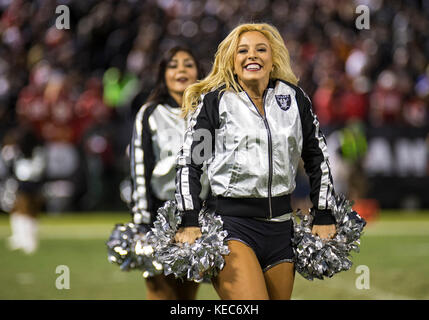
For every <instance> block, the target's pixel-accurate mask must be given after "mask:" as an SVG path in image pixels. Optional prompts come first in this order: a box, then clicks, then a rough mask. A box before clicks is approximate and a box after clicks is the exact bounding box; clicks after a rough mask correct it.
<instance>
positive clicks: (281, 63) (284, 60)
mask: <svg viewBox="0 0 429 320" xmlns="http://www.w3.org/2000/svg"><path fill="white" fill-rule="evenodd" d="M248 31H259V32H260V33H262V34H263V35H264V36H265V37H266V38H267V39H268V42H269V43H270V45H271V52H272V58H273V71H272V72H271V73H270V79H281V80H285V81H288V82H290V83H292V84H295V85H296V84H297V83H298V78H297V77H296V76H295V74H294V73H293V71H292V68H291V66H290V57H289V51H288V50H287V48H286V46H285V44H284V40H283V38H282V36H281V35H280V32H279V31H278V30H277V28H276V27H274V26H272V25H270V24H267V23H245V24H240V25H238V26H237V27H235V28H234V29H233V30H232V31H231V32H230V33H229V35H228V36H227V37H226V38H225V39H224V40H223V41H222V42H221V43H220V44H219V46H218V49H217V52H216V54H215V60H214V64H213V67H212V70H211V71H210V73H209V74H208V75H207V77H205V78H204V79H203V80H200V81H198V82H197V83H195V84H193V85H191V86H189V87H188V88H187V89H186V90H185V92H184V95H183V104H182V112H183V115H184V116H186V115H187V114H188V113H190V112H193V111H194V110H195V109H196V108H197V106H198V104H199V103H200V102H201V101H200V100H201V95H202V94H205V93H207V92H210V91H212V90H213V89H216V88H219V87H221V86H222V85H225V88H224V89H223V90H231V89H232V90H235V91H236V92H239V91H240V89H239V84H238V83H237V81H236V79H235V76H234V58H235V54H236V50H237V46H238V40H239V38H240V36H241V35H242V34H243V33H245V32H248ZM223 90H222V91H223Z"/></svg>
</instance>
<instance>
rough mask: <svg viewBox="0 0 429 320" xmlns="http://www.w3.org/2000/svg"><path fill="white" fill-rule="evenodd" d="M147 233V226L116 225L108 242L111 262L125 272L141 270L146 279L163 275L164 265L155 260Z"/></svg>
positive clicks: (132, 224)
mask: <svg viewBox="0 0 429 320" xmlns="http://www.w3.org/2000/svg"><path fill="white" fill-rule="evenodd" d="M147 232H148V227H147V226H145V225H136V224H134V223H126V224H116V225H115V227H114V229H113V231H112V233H111V235H110V237H109V240H108V241H107V242H106V245H107V249H108V260H109V262H111V263H114V264H117V265H119V267H120V268H121V270H123V271H130V270H140V271H142V272H143V277H145V278H147V277H151V276H154V275H156V274H161V273H162V265H161V264H160V263H158V262H157V261H156V260H154V257H153V247H152V246H151V245H150V244H149V243H148V242H147V235H146V234H147Z"/></svg>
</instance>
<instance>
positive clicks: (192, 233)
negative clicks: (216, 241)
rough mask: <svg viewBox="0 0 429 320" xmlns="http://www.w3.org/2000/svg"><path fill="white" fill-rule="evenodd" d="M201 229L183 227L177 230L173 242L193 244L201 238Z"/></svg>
mask: <svg viewBox="0 0 429 320" xmlns="http://www.w3.org/2000/svg"><path fill="white" fill-rule="evenodd" d="M201 235H202V234H201V229H200V227H185V228H179V230H178V231H177V233H176V236H175V237H174V240H175V241H176V242H178V243H185V242H187V243H189V244H193V243H194V242H195V240H197V239H198V238H199V237H201Z"/></svg>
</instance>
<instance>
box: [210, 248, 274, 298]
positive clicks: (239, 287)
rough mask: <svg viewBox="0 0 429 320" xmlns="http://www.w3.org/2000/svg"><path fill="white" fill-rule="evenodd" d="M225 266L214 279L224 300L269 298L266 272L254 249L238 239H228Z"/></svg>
mask: <svg viewBox="0 0 429 320" xmlns="http://www.w3.org/2000/svg"><path fill="white" fill-rule="evenodd" d="M228 247H229V250H230V253H229V255H227V256H225V266H224V268H223V269H222V270H221V271H220V272H219V275H218V276H217V277H216V278H214V279H213V286H214V288H215V290H216V292H217V294H218V295H219V297H220V298H221V299H222V300H233V299H234V300H268V299H269V296H268V292H267V288H266V285H265V279H264V274H263V272H262V269H261V267H260V265H259V262H258V259H257V258H256V255H255V253H254V252H253V250H252V249H251V248H250V247H248V246H247V245H245V244H244V243H242V242H240V241H236V240H231V241H228Z"/></svg>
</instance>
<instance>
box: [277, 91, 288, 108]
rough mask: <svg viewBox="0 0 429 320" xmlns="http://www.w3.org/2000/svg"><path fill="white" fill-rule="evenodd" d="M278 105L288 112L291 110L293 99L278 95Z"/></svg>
mask: <svg viewBox="0 0 429 320" xmlns="http://www.w3.org/2000/svg"><path fill="white" fill-rule="evenodd" d="M276 100H277V104H278V105H279V107H280V109H282V110H284V111H286V110H288V109H289V108H290V104H291V99H290V95H289V94H288V95H282V94H279V95H276Z"/></svg>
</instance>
